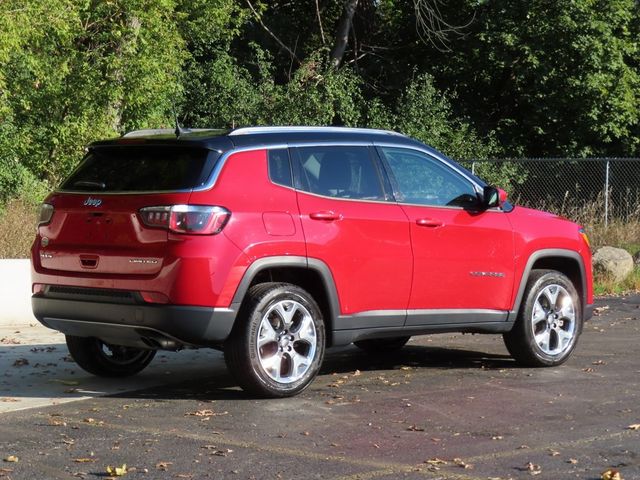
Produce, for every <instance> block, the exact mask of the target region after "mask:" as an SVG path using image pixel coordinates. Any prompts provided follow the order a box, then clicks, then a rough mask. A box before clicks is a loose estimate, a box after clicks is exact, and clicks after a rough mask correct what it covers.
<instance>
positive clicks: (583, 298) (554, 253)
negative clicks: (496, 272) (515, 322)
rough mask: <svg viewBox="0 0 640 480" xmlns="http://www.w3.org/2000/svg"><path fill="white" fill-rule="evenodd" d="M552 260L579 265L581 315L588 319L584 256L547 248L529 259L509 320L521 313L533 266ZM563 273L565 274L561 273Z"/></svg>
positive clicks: (571, 251) (574, 252)
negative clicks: (562, 260) (570, 261)
mask: <svg viewBox="0 0 640 480" xmlns="http://www.w3.org/2000/svg"><path fill="white" fill-rule="evenodd" d="M551 258H563V259H569V260H573V261H575V262H576V263H577V265H578V269H579V272H580V283H581V285H580V288H581V295H580V306H581V308H582V310H581V313H582V316H583V319H585V320H587V318H586V314H587V275H586V271H585V266H584V261H583V259H582V256H581V255H580V254H579V253H578V252H576V251H574V250H566V249H562V248H547V249H543V250H537V251H535V252H533V253H532V254H531V255H530V256H529V259H528V260H527V264H526V265H525V267H524V270H523V272H522V276H521V277H520V284H519V286H518V293H517V295H516V298H515V300H514V302H513V309H512V310H511V312H510V315H509V317H510V318H509V319H510V320H512V319H515V317H516V316H517V315H518V312H519V311H520V307H521V305H522V299H523V297H524V292H525V290H526V288H527V282H528V280H529V276H530V275H531V270H533V266H534V264H535V263H536V262H537V261H539V260H544V259H551ZM561 273H563V272H561ZM512 315H513V317H512Z"/></svg>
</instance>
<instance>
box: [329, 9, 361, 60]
mask: <svg viewBox="0 0 640 480" xmlns="http://www.w3.org/2000/svg"><path fill="white" fill-rule="evenodd" d="M357 6H358V0H346V1H345V3H344V10H343V11H342V16H341V17H340V22H339V23H338V31H337V32H336V40H335V42H334V44H333V49H331V53H330V54H329V59H330V61H331V65H332V66H333V67H334V68H338V67H339V66H340V63H341V62H342V58H343V57H344V51H345V50H346V49H347V43H349V32H350V31H351V21H352V20H353V15H354V13H356V7H357Z"/></svg>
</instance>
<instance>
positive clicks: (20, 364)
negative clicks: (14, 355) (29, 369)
mask: <svg viewBox="0 0 640 480" xmlns="http://www.w3.org/2000/svg"><path fill="white" fill-rule="evenodd" d="M25 365H29V360H27V359H26V358H18V359H16V361H15V362H13V366H14V367H24V366H25Z"/></svg>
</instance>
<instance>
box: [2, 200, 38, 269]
mask: <svg viewBox="0 0 640 480" xmlns="http://www.w3.org/2000/svg"><path fill="white" fill-rule="evenodd" d="M36 217H37V207H36V206H34V205H33V204H32V203H30V202H26V201H24V200H20V199H17V200H11V201H10V202H9V203H8V204H7V205H5V207H4V208H3V209H2V210H0V258H27V257H28V256H29V250H30V249H31V243H32V242H33V239H34V237H35V227H36Z"/></svg>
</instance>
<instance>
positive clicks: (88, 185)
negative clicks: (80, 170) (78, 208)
mask: <svg viewBox="0 0 640 480" xmlns="http://www.w3.org/2000/svg"><path fill="white" fill-rule="evenodd" d="M73 186H74V187H84V188H97V189H99V190H104V189H105V188H107V184H106V183H104V182H89V181H86V180H80V181H78V182H75V183H74V184H73Z"/></svg>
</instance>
